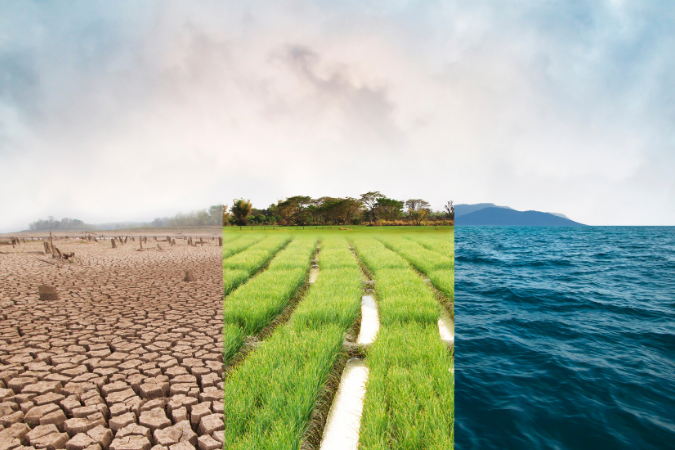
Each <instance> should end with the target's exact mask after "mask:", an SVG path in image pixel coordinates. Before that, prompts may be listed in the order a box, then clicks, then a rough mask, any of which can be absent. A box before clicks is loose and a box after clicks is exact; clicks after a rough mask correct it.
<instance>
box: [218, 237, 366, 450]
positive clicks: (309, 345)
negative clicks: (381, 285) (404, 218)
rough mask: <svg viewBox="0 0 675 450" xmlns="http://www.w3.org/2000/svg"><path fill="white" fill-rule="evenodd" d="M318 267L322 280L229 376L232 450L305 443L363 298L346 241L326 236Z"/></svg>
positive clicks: (289, 449)
mask: <svg viewBox="0 0 675 450" xmlns="http://www.w3.org/2000/svg"><path fill="white" fill-rule="evenodd" d="M319 265H320V267H321V271H320V272H319V275H318V278H317V280H316V282H315V283H314V284H313V285H312V286H311V287H310V289H309V291H308V292H307V294H306V295H305V296H304V298H303V299H302V300H301V302H300V303H299V305H298V307H297V308H296V310H295V312H294V313H293V315H292V316H291V319H290V320H289V322H288V323H287V324H286V325H284V326H283V327H280V328H278V329H277V330H275V332H274V333H273V334H272V336H270V338H269V339H268V340H266V341H265V342H264V343H263V344H262V346H261V347H260V348H258V349H257V350H256V351H255V352H253V353H251V354H250V355H248V357H247V359H246V360H245V361H244V362H243V363H242V364H241V365H240V366H238V367H237V368H236V369H235V370H234V371H233V372H232V373H231V374H230V375H229V376H228V379H227V383H226V384H225V388H224V416H225V440H226V442H227V448H228V449H259V450H263V449H279V450H281V449H283V450H297V449H299V448H300V446H301V444H302V442H301V440H302V436H303V434H304V433H305V430H306V428H307V425H308V422H309V419H310V417H311V414H312V411H313V410H314V408H315V403H316V400H317V398H318V395H319V393H320V391H321V389H322V387H323V385H324V383H325V382H326V380H327V378H328V375H329V374H330V372H331V370H332V368H333V365H334V364H335V362H336V360H337V357H338V355H339V353H340V351H341V348H342V344H343V340H344V334H345V332H346V330H347V329H348V328H349V327H350V326H351V325H352V324H353V322H354V320H355V318H356V316H357V314H358V311H359V305H360V297H361V282H362V281H361V272H360V270H359V268H358V263H357V261H356V259H355V258H354V256H353V255H352V254H351V252H350V251H349V246H348V245H347V242H346V241H345V240H344V239H325V240H323V241H322V243H321V251H320V252H319ZM270 267H271V265H270ZM324 267H327V268H326V269H324ZM230 335H231V336H233V337H232V338H231V339H232V340H236V339H237V337H236V335H235V333H232V332H230Z"/></svg>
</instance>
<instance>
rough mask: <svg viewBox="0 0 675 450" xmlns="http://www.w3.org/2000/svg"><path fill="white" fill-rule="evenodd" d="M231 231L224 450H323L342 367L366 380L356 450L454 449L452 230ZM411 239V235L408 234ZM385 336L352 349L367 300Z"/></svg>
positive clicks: (226, 246) (226, 259)
mask: <svg viewBox="0 0 675 450" xmlns="http://www.w3.org/2000/svg"><path fill="white" fill-rule="evenodd" d="M352 228H353V229H348V230H340V229H338V227H335V228H333V229H330V228H323V229H321V228H318V229H317V228H311V229H310V228H309V227H307V229H305V230H303V229H302V228H297V227H294V228H291V227H283V228H277V229H275V230H266V231H264V232H260V231H252V230H247V229H243V230H240V229H239V228H236V229H227V228H225V229H224V231H223V237H224V239H223V281H224V294H225V300H224V304H223V320H224V328H223V341H224V355H223V356H224V364H225V372H224V373H225V375H224V377H225V382H224V421H225V443H224V448H226V449H284V450H286V449H298V450H300V449H313V448H314V449H319V448H323V447H324V445H326V447H325V448H328V447H330V446H329V445H327V444H330V443H329V442H322V430H324V427H325V426H326V417H327V416H328V412H329V410H331V408H337V407H338V406H336V405H333V403H334V402H336V401H337V400H336V398H337V397H336V395H335V394H336V391H337V387H338V384H339V381H340V378H341V374H342V371H343V368H344V367H345V363H346V361H348V360H349V359H350V358H358V359H362V360H363V361H364V362H365V366H366V367H367V369H368V377H367V382H366V384H365V397H364V398H363V401H362V405H363V406H362V416H361V419H360V427H359V429H358V437H357V439H358V445H357V446H355V447H354V448H359V449H451V448H453V424H454V375H453V371H452V368H453V348H452V346H451V345H448V344H447V342H445V341H443V340H442V339H441V335H440V334H439V326H440V325H439V318H440V316H441V312H442V311H443V309H445V310H446V311H447V312H448V313H449V314H450V315H451V316H452V315H453V314H452V307H453V306H452V305H453V298H454V289H453V284H454V277H453V270H454V234H453V229H452V227H439V228H437V229H432V228H430V227H410V228H408V227H397V228H399V229H397V230H395V231H394V230H381V229H377V228H375V227H368V228H366V227H362V228H361V227H352ZM400 228H404V229H400ZM364 295H370V296H373V297H374V298H375V302H376V305H377V311H378V316H379V331H378V332H377V335H376V337H375V340H374V341H373V342H372V344H369V345H361V344H356V337H357V335H358V332H359V329H360V327H361V299H362V297H363V296H364Z"/></svg>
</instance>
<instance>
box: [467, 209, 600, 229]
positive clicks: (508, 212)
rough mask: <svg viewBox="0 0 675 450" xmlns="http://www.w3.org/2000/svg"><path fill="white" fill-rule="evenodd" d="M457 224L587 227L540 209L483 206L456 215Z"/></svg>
mask: <svg viewBox="0 0 675 450" xmlns="http://www.w3.org/2000/svg"><path fill="white" fill-rule="evenodd" d="M455 225H457V226H515V227H579V226H581V227H585V226H587V225H584V224H582V223H579V222H575V221H573V220H570V219H566V218H564V217H560V216H558V215H555V214H551V213H545V212H540V211H516V210H515V209H510V208H508V209H507V208H504V207H488V208H481V209H479V210H477V211H474V212H471V213H468V214H463V215H461V216H457V215H455Z"/></svg>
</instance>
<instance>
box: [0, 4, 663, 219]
mask: <svg viewBox="0 0 675 450" xmlns="http://www.w3.org/2000/svg"><path fill="white" fill-rule="evenodd" d="M673 19H675V7H671V6H669V5H667V4H663V3H662V2H641V3H640V4H635V3H629V2H619V1H606V2H590V1H577V2H571V3H568V4H565V5H558V4H556V5H549V4H546V3H531V4H520V5H513V4H505V3H503V2H497V1H487V0H485V1H479V2H469V3H467V2H442V3H418V2H397V3H395V4H392V3H378V2H353V3H349V2H342V3H335V2H318V3H317V2H290V3H289V2H283V1H282V2H240V3H232V2H230V3H228V4H224V3H219V2H211V1H206V0H205V1H200V2H191V3H183V2H153V1H150V2H143V4H138V3H132V2H116V3H115V4H105V5H104V4H99V3H91V2H75V3H72V2H71V3H68V4H62V3H57V2H5V3H2V4H1V5H0V30H2V31H0V168H1V169H2V173H3V176H2V177H0V204H2V205H3V214H2V216H0V231H11V230H16V229H24V228H26V227H27V225H28V223H29V222H31V221H34V220H36V219H38V218H44V217H46V216H47V215H53V216H55V217H57V218H58V217H62V216H69V217H77V218H80V219H82V220H84V221H86V222H112V221H117V220H119V221H126V220H151V219H153V218H154V217H157V216H160V215H161V216H165V215H172V214H174V213H175V212H177V211H181V210H182V211H189V210H193V209H196V208H202V207H205V206H208V205H210V204H215V203H221V202H229V201H231V199H233V198H235V197H240V196H244V197H247V198H251V199H252V200H253V202H254V204H255V205H260V206H266V205H268V204H270V203H272V202H274V201H276V200H277V199H279V198H283V197H285V196H288V195H296V194H300V193H303V194H304V193H306V194H308V195H313V196H322V195H351V196H357V195H359V194H360V193H362V192H367V191H369V190H374V189H376V190H380V191H382V192H384V193H386V194H387V195H389V196H392V197H396V198H401V199H404V198H425V199H427V200H429V201H430V202H431V203H432V204H433V205H434V206H435V207H437V208H440V207H441V205H442V204H443V203H444V202H445V201H447V200H449V199H453V200H455V201H456V202H463V203H471V202H479V201H488V202H494V203H498V204H506V205H510V206H512V207H514V208H517V209H539V210H544V211H556V212H562V213H565V214H566V215H568V216H570V217H571V218H573V219H575V220H579V221H582V222H586V223H591V224H673V223H674V222H675V208H673V207H672V206H674V205H673V202H674V201H675V200H674V198H675V182H673V181H672V176H671V174H672V173H673V169H674V168H675V160H674V157H673V156H672V155H675V151H674V150H675V134H674V132H673V129H675V128H674V127H673V124H674V123H675V106H673V105H675V98H674V96H675V89H673V88H675V57H674V56H673V55H675V38H674V37H673V36H675V33H673V31H674V30H673V25H672V24H673V23H675V21H673ZM627 204H629V205H631V207H630V208H626V205H627Z"/></svg>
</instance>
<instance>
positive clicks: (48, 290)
mask: <svg viewBox="0 0 675 450" xmlns="http://www.w3.org/2000/svg"><path fill="white" fill-rule="evenodd" d="M38 293H39V294H40V300H58V299H59V294H58V293H57V292H56V288H55V287H54V286H48V285H46V284H43V285H40V286H38Z"/></svg>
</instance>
